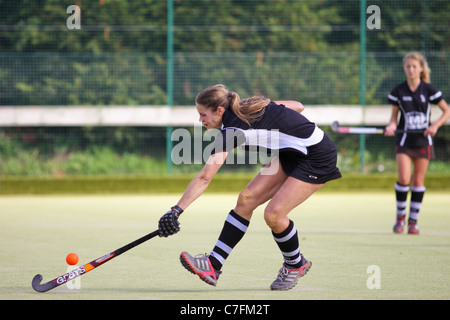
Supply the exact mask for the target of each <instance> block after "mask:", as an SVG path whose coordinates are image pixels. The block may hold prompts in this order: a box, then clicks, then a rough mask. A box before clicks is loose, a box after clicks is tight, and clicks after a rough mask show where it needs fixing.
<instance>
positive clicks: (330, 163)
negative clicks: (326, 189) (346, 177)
mask: <svg viewBox="0 0 450 320" xmlns="http://www.w3.org/2000/svg"><path fill="white" fill-rule="evenodd" d="M279 158H280V163H281V167H282V168H283V171H284V172H285V173H286V175H288V176H289V177H293V178H296V179H299V180H301V181H305V182H309V183H315V184H322V183H325V182H328V181H331V180H334V179H338V178H341V177H342V175H341V172H340V171H339V169H338V168H337V167H336V162H337V152H336V148H335V146H334V144H333V142H332V141H331V140H330V138H328V136H327V135H325V136H324V138H323V140H322V141H321V142H320V143H318V144H316V145H314V146H312V147H309V148H308V154H307V155H304V154H302V153H300V152H295V151H280V154H279Z"/></svg>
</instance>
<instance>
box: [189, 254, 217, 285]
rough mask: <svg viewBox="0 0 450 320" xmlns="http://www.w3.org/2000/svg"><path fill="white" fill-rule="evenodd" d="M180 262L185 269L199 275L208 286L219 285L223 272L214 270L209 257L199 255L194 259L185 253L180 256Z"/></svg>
mask: <svg viewBox="0 0 450 320" xmlns="http://www.w3.org/2000/svg"><path fill="white" fill-rule="evenodd" d="M180 261H181V264H182V265H183V267H185V268H186V269H187V270H188V271H190V272H192V273H193V274H196V275H198V276H199V277H200V279H202V280H203V281H205V282H206V283H207V284H210V285H212V286H215V285H217V280H218V279H219V276H220V274H221V273H222V272H221V271H218V270H215V269H214V268H213V266H212V264H211V261H210V260H209V256H207V255H204V254H198V255H196V256H195V257H193V256H191V255H190V254H189V253H187V252H186V251H184V252H182V253H181V254H180Z"/></svg>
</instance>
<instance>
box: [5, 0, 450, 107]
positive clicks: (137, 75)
mask: <svg viewBox="0 0 450 320" xmlns="http://www.w3.org/2000/svg"><path fill="white" fill-rule="evenodd" d="M76 3H77V5H79V6H80V8H81V29H80V30H69V29H68V28H67V26H66V20H67V19H68V17H69V16H70V13H67V12H66V9H67V7H68V6H69V5H72V4H73V1H71V0H65V1H60V0H38V1H31V0H17V1H8V0H1V1H0V21H1V22H0V25H1V28H0V105H78V104H82V105H111V104H154V105H159V104H165V103H167V100H166V94H167V92H166V80H167V78H166V72H167V70H166V63H167V55H166V51H167V39H166V37H167V22H168V21H167V14H166V13H167V1H165V0H145V1H127V0H108V1H102V0H100V1H82V0H79V1H76ZM359 3H360V1H359V0H345V1H336V0H320V1H317V0H303V1H294V0H283V1H281V0H261V1H254V0H247V1H244V0H237V1H231V0H220V1H219V0H212V1H205V0H196V1H194V0H188V1H174V29H173V30H174V52H175V56H174V103H175V104H178V105H191V104H192V101H193V98H194V97H195V95H196V93H197V92H198V91H199V90H200V89H202V88H203V87H205V86H207V85H211V84H215V83H225V84H227V85H228V86H230V87H232V89H233V90H235V91H237V92H239V93H240V94H241V95H242V96H248V95H253V94H264V95H266V96H269V97H274V98H277V99H279V98H282V99H299V100H301V101H303V102H304V103H307V104H357V103H359V99H360V96H359V90H360V88H359V83H360V58H359V53H360V44H359V40H360V37H359V36H360V21H359V19H360V18H359V10H360V8H359ZM377 5H378V6H379V8H380V11H381V17H380V19H381V29H379V30H369V29H367V30H365V32H366V37H367V51H368V54H367V61H366V69H367V75H366V78H367V79H366V83H367V88H366V89H367V90H366V102H367V103H385V102H386V98H385V97H386V94H387V92H388V91H389V90H390V89H392V87H393V85H394V84H395V83H397V82H399V81H400V80H402V79H403V78H404V76H403V73H402V69H401V56H402V55H403V54H404V52H406V51H409V50H421V51H424V52H425V53H426V54H427V56H428V59H429V61H430V64H431V68H432V70H434V72H433V78H432V80H433V82H434V83H435V84H436V85H437V86H438V87H439V88H441V90H443V91H444V92H450V83H449V80H448V76H447V75H448V71H449V61H448V59H449V56H448V55H449V46H450V44H449V42H448V41H447V39H448V38H449V37H450V28H449V22H448V12H449V10H450V2H448V1H445V0H436V1H420V0H413V1H411V0H397V1H387V0H384V1H383V0H381V1H377ZM366 17H369V14H366Z"/></svg>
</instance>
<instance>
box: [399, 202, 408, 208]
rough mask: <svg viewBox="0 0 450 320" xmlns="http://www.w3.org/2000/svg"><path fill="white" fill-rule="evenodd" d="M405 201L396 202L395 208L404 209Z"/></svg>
mask: <svg viewBox="0 0 450 320" xmlns="http://www.w3.org/2000/svg"><path fill="white" fill-rule="evenodd" d="M407 204H408V202H407V201H397V208H406V205H407Z"/></svg>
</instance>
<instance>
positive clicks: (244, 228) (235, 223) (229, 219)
mask: <svg viewBox="0 0 450 320" xmlns="http://www.w3.org/2000/svg"><path fill="white" fill-rule="evenodd" d="M226 221H227V222H229V223H231V224H232V225H233V226H235V227H236V228H238V229H239V230H241V231H242V232H247V228H248V227H247V226H246V225H244V224H242V223H241V222H239V220H237V219H236V218H235V217H233V216H232V215H231V214H229V215H228V217H227V219H226Z"/></svg>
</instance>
